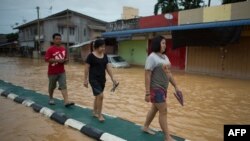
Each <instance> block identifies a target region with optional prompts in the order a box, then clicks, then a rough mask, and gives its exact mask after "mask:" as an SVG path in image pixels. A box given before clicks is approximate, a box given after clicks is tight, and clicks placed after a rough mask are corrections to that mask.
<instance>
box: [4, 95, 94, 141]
mask: <svg viewBox="0 0 250 141" xmlns="http://www.w3.org/2000/svg"><path fill="white" fill-rule="evenodd" d="M0 106H1V108H0V114H1V116H0V124H1V125H0V137H1V141H17V140H18V141H56V140H60V141H79V140H84V141H94V140H93V139H90V138H89V137H86V136H85V135H83V134H81V133H80V132H78V131H74V130H72V129H70V128H68V127H66V126H62V125H59V124H56V123H55V122H54V121H52V120H50V119H48V118H45V117H43V116H41V115H40V114H37V113H35V112H34V111H33V110H32V109H31V108H26V107H25V106H24V105H21V104H17V103H15V102H13V101H11V100H9V99H6V98H4V97H0ZM17 119H18V120H17Z"/></svg>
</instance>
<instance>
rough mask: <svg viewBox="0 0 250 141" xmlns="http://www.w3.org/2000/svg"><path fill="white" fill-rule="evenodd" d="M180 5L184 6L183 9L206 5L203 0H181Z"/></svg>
mask: <svg viewBox="0 0 250 141" xmlns="http://www.w3.org/2000/svg"><path fill="white" fill-rule="evenodd" d="M179 5H180V7H182V8H181V9H182V10H187V9H194V8H199V7H202V6H203V5H204V1H203V0H180V2H179Z"/></svg>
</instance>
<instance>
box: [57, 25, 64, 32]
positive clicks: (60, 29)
mask: <svg viewBox="0 0 250 141" xmlns="http://www.w3.org/2000/svg"><path fill="white" fill-rule="evenodd" d="M58 33H60V34H63V27H62V26H59V27H58Z"/></svg>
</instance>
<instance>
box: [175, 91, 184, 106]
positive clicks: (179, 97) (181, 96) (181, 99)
mask: <svg viewBox="0 0 250 141" xmlns="http://www.w3.org/2000/svg"><path fill="white" fill-rule="evenodd" d="M174 96H175V97H176V99H177V100H178V102H179V103H180V104H181V105H182V106H184V100H183V95H182V92H181V91H177V92H176V93H174Z"/></svg>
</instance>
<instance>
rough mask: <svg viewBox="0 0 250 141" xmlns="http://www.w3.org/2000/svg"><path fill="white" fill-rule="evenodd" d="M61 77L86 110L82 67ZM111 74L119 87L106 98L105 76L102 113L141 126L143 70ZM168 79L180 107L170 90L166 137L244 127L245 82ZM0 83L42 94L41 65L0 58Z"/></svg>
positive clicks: (212, 136)
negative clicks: (180, 97) (175, 85)
mask: <svg viewBox="0 0 250 141" xmlns="http://www.w3.org/2000/svg"><path fill="white" fill-rule="evenodd" d="M66 72H67V85H68V91H69V97H70V99H71V100H73V101H74V102H76V103H77V104H80V105H84V106H87V107H90V108H92V105H93V100H94V97H93V95H92V91H91V89H90V88H88V89H87V88H84V87H83V78H84V65H82V64H77V63H72V62H70V63H69V64H68V65H66ZM113 72H114V74H115V77H116V79H117V80H118V81H119V82H120V85H119V87H118V89H117V90H116V92H115V93H111V92H110V90H111V87H112V83H111V80H110V78H109V77H108V76H107V83H106V88H105V92H104V93H105V99H104V109H103V110H104V112H105V113H108V114H111V115H116V116H119V117H121V118H124V119H127V120H129V121H132V122H135V123H138V124H143V123H144V121H145V117H146V114H147V111H148V110H149V108H150V103H146V102H144V92H145V90H144V70H143V68H142V67H132V68H129V69H113ZM173 75H174V77H175V79H176V81H177V83H178V85H179V87H180V88H181V90H182V91H183V94H184V98H185V106H184V107H182V106H180V104H179V103H178V102H177V100H176V99H175V97H174V96H173V87H172V86H170V87H169V90H168V101H167V102H168V122H169V129H170V131H171V133H172V134H175V135H178V136H181V137H184V138H187V139H190V140H193V141H220V140H223V125H224V124H250V97H249V92H250V80H239V79H229V78H220V77H211V76H205V75H197V74H188V73H183V72H173ZM0 79H2V80H5V81H9V82H12V83H13V84H15V85H20V86H24V87H27V88H29V89H33V90H36V91H40V92H42V93H43V94H47V89H48V88H47V87H48V78H47V64H46V63H45V62H44V61H43V60H33V59H27V58H7V57H0ZM55 97H58V98H62V96H61V94H60V92H59V91H55ZM157 117H158V115H157ZM157 117H156V118H155V119H154V121H153V123H152V126H153V127H154V128H160V126H159V124H158V118H157ZM59 128H60V127H59ZM58 130H60V129H58Z"/></svg>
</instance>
